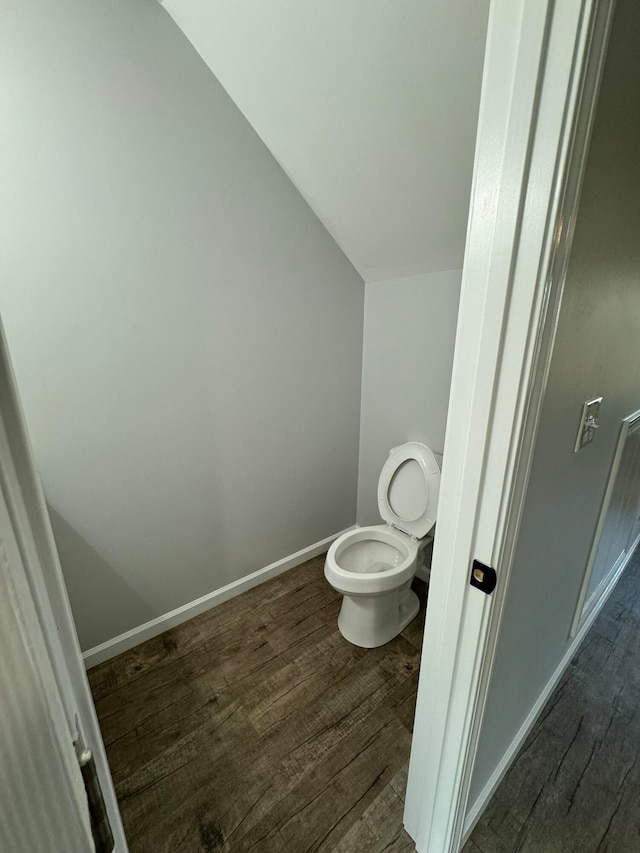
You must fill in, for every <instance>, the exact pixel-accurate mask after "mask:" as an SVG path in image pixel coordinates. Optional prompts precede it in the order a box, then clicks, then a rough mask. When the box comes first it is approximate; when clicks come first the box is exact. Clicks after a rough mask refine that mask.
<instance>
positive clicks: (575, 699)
mask: <svg viewBox="0 0 640 853" xmlns="http://www.w3.org/2000/svg"><path fill="white" fill-rule="evenodd" d="M639 753H640V554H639V553H638V552H636V554H635V556H634V558H633V559H632V561H631V562H630V564H629V565H628V566H627V568H626V570H625V573H624V575H623V576H622V578H621V579H620V581H619V582H618V585H617V587H616V589H615V590H614V591H613V593H612V595H611V597H610V599H609V601H607V603H606V604H605V606H604V607H603V609H602V611H601V613H600V614H599V616H598V617H597V619H596V621H595V623H594V625H593V627H592V628H591V630H590V632H589V635H588V636H587V638H586V639H585V641H584V643H583V644H582V647H581V648H580V650H579V651H578V654H577V655H576V657H575V658H574V660H573V661H572V663H571V665H570V666H569V668H568V670H567V672H566V673H565V675H564V677H563V678H562V680H561V682H560V684H559V685H558V687H557V688H556V690H555V691H554V693H553V695H552V696H551V698H550V700H549V702H548V703H547V705H546V707H545V709H544V710H543V712H542V715H541V717H540V719H539V721H538V722H537V724H536V725H535V726H534V729H533V731H532V732H531V734H530V736H529V737H528V738H527V740H526V742H525V744H524V746H523V748H522V750H521V751H520V753H519V755H518V757H517V759H516V761H515V762H514V764H513V765H512V766H511V768H510V769H509V771H508V772H507V774H506V776H505V778H504V779H503V781H502V783H501V784H500V786H499V788H498V790H497V791H496V793H495V795H494V797H493V798H492V800H491V802H490V803H489V806H488V808H487V809H486V810H485V812H484V814H483V815H482V817H481V818H480V821H479V822H478V824H477V826H476V828H475V829H474V831H473V833H472V835H471V838H470V840H469V842H468V843H467V845H466V846H465V848H464V853H520V851H522V853H638V851H640V761H638V756H639Z"/></svg>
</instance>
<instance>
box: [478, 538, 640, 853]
mask: <svg viewBox="0 0 640 853" xmlns="http://www.w3.org/2000/svg"><path fill="white" fill-rule="evenodd" d="M639 541H640V540H639ZM637 544H638V542H636V545H637ZM634 549H635V545H634V547H633V548H631V549H630V550H629V553H628V554H627V555H626V557H625V559H624V560H623V562H622V563H621V564H620V566H619V567H618V568H617V569H616V570H615V573H613V572H612V573H611V575H610V576H609V580H608V583H607V585H606V588H605V589H604V591H603V593H602V597H601V598H600V600H599V601H598V602H596V603H595V604H594V605H593V609H592V610H591V611H590V612H589V614H588V616H587V617H586V618H585V620H584V622H583V623H582V625H581V626H580V629H579V631H578V633H577V634H576V636H575V637H574V638H573V639H572V641H571V643H570V645H569V648H568V649H567V651H566V652H565V653H564V655H563V657H562V660H561V661H560V663H559V664H558V666H557V668H556V670H555V672H554V673H553V675H552V676H551V678H550V679H549V681H548V682H547V683H546V685H545V687H544V690H543V691H542V693H541V694H540V696H539V697H538V699H537V701H536V703H535V705H534V706H533V708H532V709H531V711H530V712H529V714H528V716H527V718H526V720H525V721H524V723H523V724H522V726H521V727H520V729H519V730H518V733H517V734H516V736H515V737H514V739H513V740H512V741H511V743H510V744H509V746H508V748H507V750H506V752H505V753H504V755H503V756H502V758H501V759H500V761H499V762H498V765H497V767H496V769H495V770H494V771H493V773H492V774H491V776H490V778H489V781H488V782H487V784H486V785H485V786H484V788H483V789H482V791H481V793H480V794H479V796H478V798H477V799H476V801H475V802H474V804H473V805H472V806H471V807H470V808H469V809H468V811H467V816H466V818H465V822H464V832H463V844H466V842H467V840H468V838H469V836H470V835H471V832H472V831H473V828H474V826H475V825H476V823H477V822H478V820H479V819H480V816H481V815H482V812H483V811H484V810H485V809H486V807H487V806H488V805H489V800H490V799H491V797H492V796H493V795H494V793H495V791H496V789H497V787H498V785H499V784H500V782H502V780H503V778H504V776H505V774H506V772H507V770H508V769H509V767H511V764H512V762H513V760H514V759H515V757H516V755H517V754H518V752H519V750H520V748H521V747H522V745H523V743H524V742H525V740H526V738H527V735H528V734H529V732H530V731H531V729H532V728H533V726H534V725H535V722H536V720H537V719H538V717H539V716H540V713H541V712H542V710H543V708H544V706H545V705H546V704H547V701H548V699H549V697H550V696H551V694H552V693H553V691H554V690H555V688H556V687H557V685H558V682H559V681H560V679H561V678H562V676H563V675H564V672H565V670H566V668H567V667H568V666H569V664H570V663H571V659H572V658H573V656H574V655H575V653H576V652H577V651H578V647H579V646H580V644H581V643H582V641H583V640H584V638H585V637H586V635H587V633H588V632H589V628H590V627H591V626H592V624H593V623H594V621H595V618H596V616H597V615H598V613H600V611H601V610H602V608H603V607H604V605H605V603H606V601H607V599H608V598H609V596H610V595H611V593H612V592H613V590H614V588H615V586H616V584H617V582H618V581H619V579H620V577H621V575H622V573H623V571H624V570H625V568H626V567H627V564H628V562H629V560H630V559H631V557H632V556H633V552H634Z"/></svg>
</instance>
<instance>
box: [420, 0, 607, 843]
mask: <svg viewBox="0 0 640 853" xmlns="http://www.w3.org/2000/svg"><path fill="white" fill-rule="evenodd" d="M614 3H615V0H563V2H562V3H554V2H553V0H492V3H491V8H490V14H489V26H488V37H487V47H486V55H485V67H484V74H483V85H482V96H481V103H480V115H479V122H478V135H477V140H476V153H475V163H474V178H473V187H472V195H471V205H470V216H469V226H468V231H467V243H466V249H465V260H464V268H463V276H462V292H461V302H460V314H459V319H458V329H457V337H456V352H455V358H454V368H453V377H452V387H451V396H450V401H449V414H448V422H447V434H446V440H445V448H444V460H445V464H444V467H443V477H442V485H441V493H440V506H439V512H438V532H437V535H436V539H435V546H434V554H433V564H432V573H431V582H430V588H429V601H428V606H427V618H426V626H425V640H424V646H423V649H424V651H423V658H422V661H421V668H420V681H419V685H418V698H417V705H416V717H415V723H414V736H413V743H412V752H411V761H410V768H409V780H408V785H407V795H406V805H405V826H406V828H407V830H408V832H409V834H410V835H411V836H412V837H413V839H414V840H415V841H416V846H417V849H418V850H419V851H420V853H457V851H458V850H459V849H460V847H461V844H462V842H463V836H465V835H468V834H469V832H470V830H471V828H472V826H473V823H472V822H471V821H470V820H467V807H468V796H469V787H470V781H471V774H472V770H473V764H474V759H475V755H476V751H477V745H478V737H479V731H480V725H481V722H482V715H483V712H484V707H485V704H486V697H487V689H488V684H489V679H490V675H491V670H492V666H493V661H494V657H495V652H496V647H497V640H498V637H499V631H500V624H501V619H502V613H503V609H504V604H505V596H506V591H507V588H508V583H509V575H510V571H511V566H512V560H513V555H514V546H515V542H516V538H517V533H518V528H519V522H520V516H521V512H522V507H523V504H524V498H525V494H526V488H527V483H528V475H529V470H530V466H531V460H532V455H533V447H534V443H535V437H536V432H537V425H538V421H539V416H540V410H541V405H542V400H543V397H544V390H545V387H546V380H547V376H548V370H549V364H550V359H551V354H552V350H553V341H554V337H555V330H556V325H557V318H558V314H559V310H560V303H561V296H562V288H563V284H564V276H565V273H566V266H567V262H568V257H569V253H570V248H571V241H572V237H573V229H574V223H575V213H576V211H577V207H578V202H579V195H580V187H581V179H582V174H583V171H584V165H585V161H586V156H587V153H588V143H589V138H590V130H591V126H592V121H593V115H594V112H595V104H596V100H597V93H598V89H599V82H600V77H601V72H602V67H603V65H604V59H605V55H606V44H607V39H608V33H609V29H610V22H611V17H612V13H613V7H614ZM474 559H477V560H480V561H481V562H483V563H485V564H486V565H488V566H492V567H493V568H495V569H496V571H497V576H498V583H497V587H496V590H495V592H494V593H493V595H491V596H488V595H485V594H484V593H482V592H480V591H479V590H477V589H474V588H472V587H471V586H470V585H469V575H470V570H471V564H472V562H473V560H474ZM480 811H481V809H478V810H476V813H475V814H474V815H472V816H471V818H473V819H477V817H479V814H480Z"/></svg>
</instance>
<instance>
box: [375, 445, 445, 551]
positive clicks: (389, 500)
mask: <svg viewBox="0 0 640 853" xmlns="http://www.w3.org/2000/svg"><path fill="white" fill-rule="evenodd" d="M439 493H440V466H439V465H438V461H437V459H436V457H435V456H434V455H433V453H432V452H431V450H429V448H428V447H427V446H426V445H425V444H421V443H420V442H418V441H410V442H408V443H407V444H403V445H402V446H400V447H394V448H392V449H391V451H390V453H389V458H388V459H387V461H386V462H385V463H384V465H383V466H382V471H381V472H380V479H379V480H378V510H379V512H380V516H381V517H382V518H383V519H384V521H386V523H387V524H389V525H390V526H391V527H395V528H396V529H398V530H401V531H403V533H408V534H409V535H410V536H412V537H414V538H415V539H422V538H423V537H424V536H426V535H427V533H428V532H429V531H430V530H431V528H432V527H433V525H434V524H435V522H436V510H437V506H438V496H439Z"/></svg>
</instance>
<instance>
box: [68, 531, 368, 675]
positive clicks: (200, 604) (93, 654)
mask: <svg viewBox="0 0 640 853" xmlns="http://www.w3.org/2000/svg"><path fill="white" fill-rule="evenodd" d="M353 529H354V528H353V527H348V528H347V529H346V530H341V531H340V532H339V533H335V534H334V535H333V536H329V537H327V538H326V539H322V540H321V541H320V542H315V543H314V544H313V545H309V546H308V547H307V548H303V549H302V550H301V551H296V552H295V554H290V555H289V556H288V557H284V558H283V559H282V560H278V561H277V562H275V563H271V564H270V565H269V566H265V567H264V568H263V569H258V570H257V571H256V572H252V573H251V574H250V575H246V577H243V578H240V579H239V580H237V581H233V582H232V583H229V584H227V585H226V586H223V587H221V588H220V589H215V590H214V591H213V592H209V593H207V595H203V596H201V597H200V598H196V599H195V600H194V601H189V602H188V603H187V604H183V605H182V607H177V608H176V609H175V610H172V611H171V612H169V613H165V614H164V615H163V616H158V617H157V618H156V619H152V620H151V621H150V622H145V623H144V625H139V626H138V627H137V628H132V629H131V630H130V631H125V633H124V634H120V635H119V636H117V637H114V638H113V639H111V640H107V641H106V642H104V643H100V645H99V646H94V647H93V648H92V649H89V650H88V651H86V652H83V654H82V657H83V660H84V663H85V666H86V668H87V669H91V667H93V666H97V665H98V664H99V663H103V662H104V661H106V660H109V659H110V658H113V657H115V656H116V655H119V654H121V653H122V652H126V651H128V649H132V648H133V647H134V646H137V645H139V644H140V643H144V641H145V640H150V639H151V638H152V637H157V636H158V634H162V633H163V632H164V631H168V630H169V628H175V626H176V625H180V624H181V623H182V622H186V621H187V620H188V619H192V618H193V617H194V616H197V615H198V614H199V613H204V611H205V610H209V609H210V608H212V607H215V606H216V605H217V604H222V602H223V601H228V600H229V599H230V598H234V597H235V596H236V595H239V594H240V593H241V592H244V591H245V590H247V589H251V588H252V587H254V586H258V584H261V583H264V582H265V581H267V580H269V579H270V578H274V577H276V575H281V574H282V573H283V572H286V571H288V570H289V569H292V568H293V567H294V566H298V565H300V563H304V562H305V561H306V560H310V559H311V558H312V557H317V556H318V554H322V552H323V551H326V550H327V548H328V547H329V545H331V543H332V542H334V541H335V540H336V539H337V538H338V536H342V534H343V533H346V532H347V531H348V530H353Z"/></svg>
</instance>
